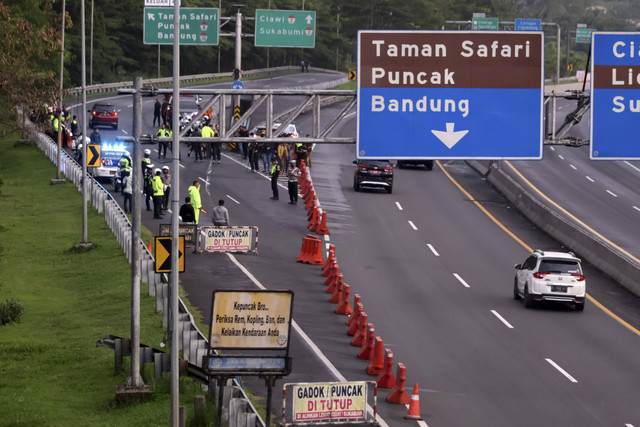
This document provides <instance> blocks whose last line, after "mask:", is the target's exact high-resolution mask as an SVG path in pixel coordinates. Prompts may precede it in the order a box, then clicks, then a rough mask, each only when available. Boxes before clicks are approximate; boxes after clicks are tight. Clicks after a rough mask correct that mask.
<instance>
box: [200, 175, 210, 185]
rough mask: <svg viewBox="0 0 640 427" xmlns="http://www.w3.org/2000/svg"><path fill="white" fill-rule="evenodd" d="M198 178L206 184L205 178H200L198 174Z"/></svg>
mask: <svg viewBox="0 0 640 427" xmlns="http://www.w3.org/2000/svg"><path fill="white" fill-rule="evenodd" d="M198 179H199V180H200V181H202V182H204V183H205V184H208V182H207V180H206V179H204V178H202V177H201V176H199V177H198Z"/></svg>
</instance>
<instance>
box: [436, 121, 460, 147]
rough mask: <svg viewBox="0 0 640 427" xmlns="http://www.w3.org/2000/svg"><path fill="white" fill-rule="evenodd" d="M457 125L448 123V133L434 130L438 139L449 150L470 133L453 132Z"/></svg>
mask: <svg viewBox="0 0 640 427" xmlns="http://www.w3.org/2000/svg"><path fill="white" fill-rule="evenodd" d="M454 126H455V123H447V131H446V132H445V131H441V130H432V131H431V133H433V134H434V135H435V136H436V138H438V139H439V140H440V141H441V142H442V143H443V144H444V145H446V146H447V148H451V147H453V146H454V145H456V144H457V143H458V142H459V141H460V140H461V139H462V138H463V137H464V136H465V135H466V134H468V133H469V131H468V130H459V131H455V132H454V130H453V128H454Z"/></svg>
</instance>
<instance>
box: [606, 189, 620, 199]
mask: <svg viewBox="0 0 640 427" xmlns="http://www.w3.org/2000/svg"><path fill="white" fill-rule="evenodd" d="M607 193H609V194H611V195H612V196H613V197H618V195H617V194H616V193H614V192H613V191H611V190H607Z"/></svg>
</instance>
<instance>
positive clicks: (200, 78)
mask: <svg viewBox="0 0 640 427" xmlns="http://www.w3.org/2000/svg"><path fill="white" fill-rule="evenodd" d="M310 70H311V71H316V72H321V73H331V74H333V73H336V74H343V73H342V72H339V71H335V70H325V69H323V68H315V67H311V68H310ZM298 71H300V67H299V66H298V67H294V66H286V67H273V68H260V69H256V70H247V71H243V72H242V75H243V77H252V78H255V77H262V76H268V75H272V74H279V73H289V72H298ZM227 77H228V78H232V77H233V73H232V72H228V73H211V74H193V75H189V76H180V84H181V85H182V84H183V83H191V84H195V83H202V82H206V81H210V80H215V79H220V78H227ZM172 82H173V77H162V78H159V79H146V80H143V81H142V85H143V86H146V87H148V86H153V87H155V85H170V84H171V83H172ZM131 88H133V81H126V82H117V83H103V84H98V85H91V86H86V91H87V95H93V94H97V93H104V92H117V91H118V89H131ZM68 92H69V94H70V95H72V96H80V95H81V94H82V87H74V88H72V89H69V90H68Z"/></svg>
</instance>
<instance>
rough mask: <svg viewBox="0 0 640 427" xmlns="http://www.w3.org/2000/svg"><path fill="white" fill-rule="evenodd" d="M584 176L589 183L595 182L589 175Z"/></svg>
mask: <svg viewBox="0 0 640 427" xmlns="http://www.w3.org/2000/svg"><path fill="white" fill-rule="evenodd" d="M585 176H586V178H587V179H588V180H589V181H591V182H595V181H594V179H593V178H591V177H590V176H589V175H585Z"/></svg>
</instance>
